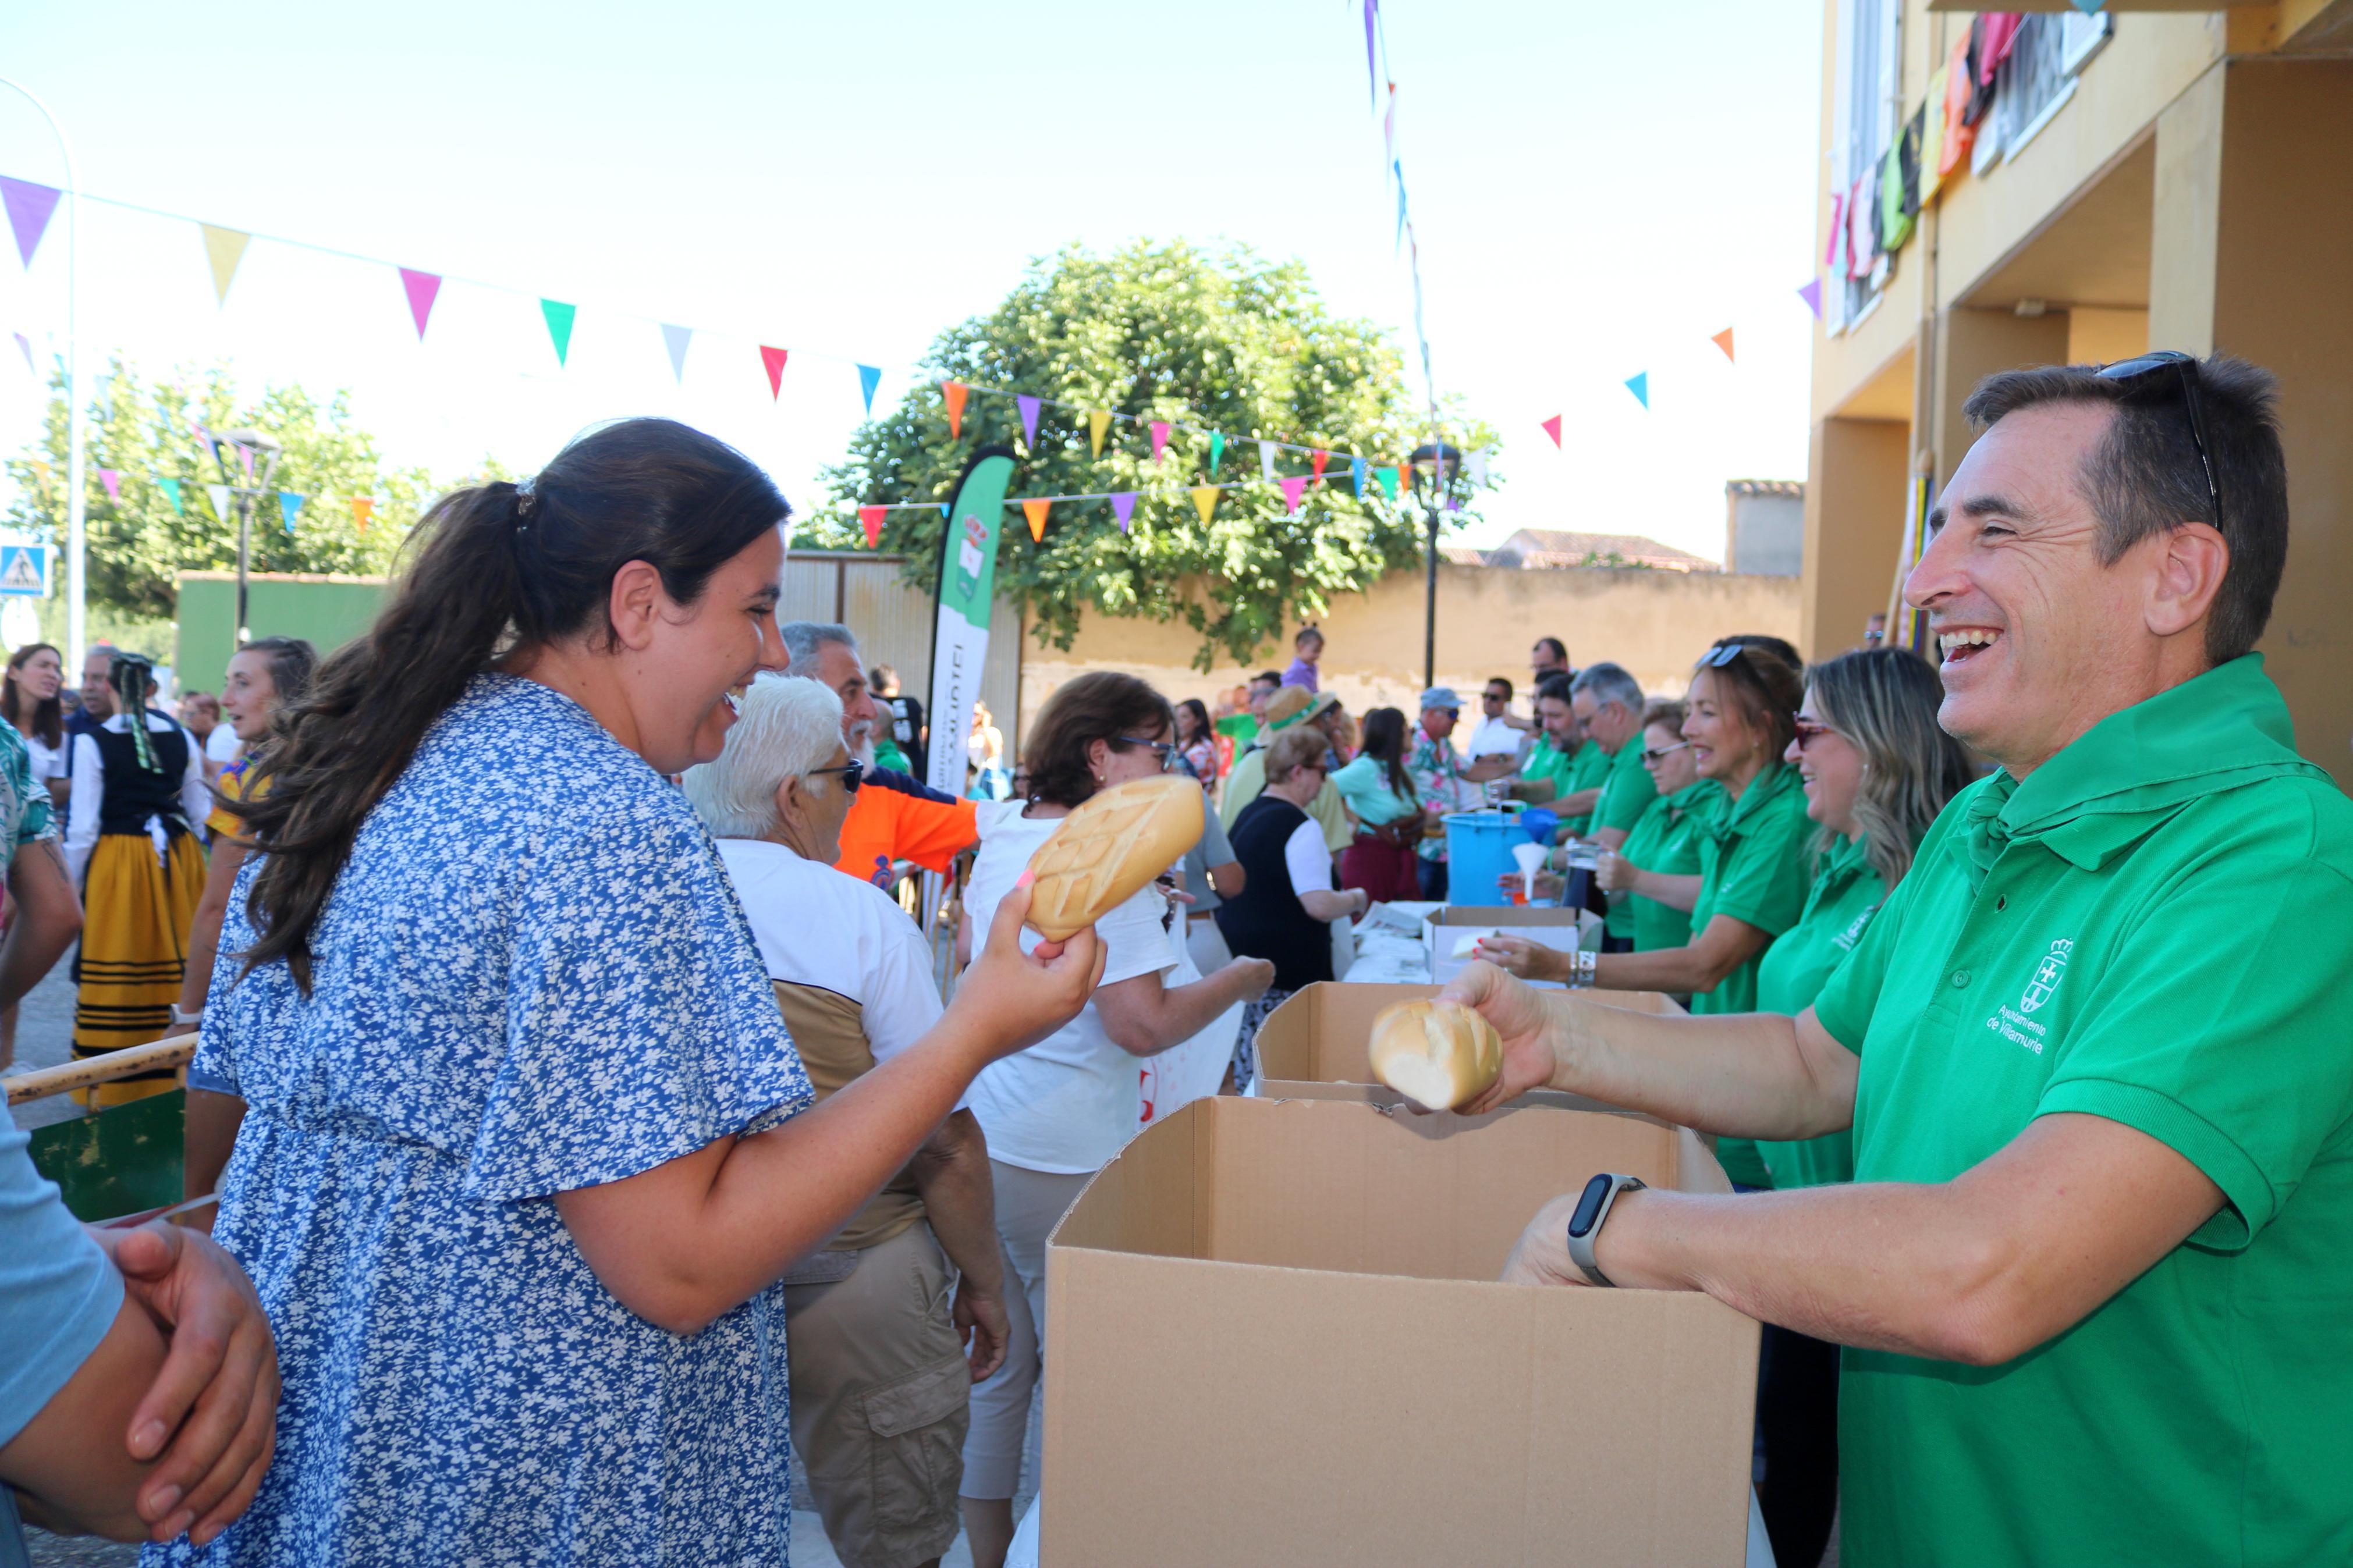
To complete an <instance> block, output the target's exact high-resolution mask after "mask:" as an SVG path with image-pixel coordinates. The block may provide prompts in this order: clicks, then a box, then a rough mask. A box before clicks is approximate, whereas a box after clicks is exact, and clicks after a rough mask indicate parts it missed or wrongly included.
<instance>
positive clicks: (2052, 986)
mask: <svg viewBox="0 0 2353 1568" xmlns="http://www.w3.org/2000/svg"><path fill="white" fill-rule="evenodd" d="M2074 951H2075V944H2074V943H2073V942H2071V941H2069V940H2067V939H2066V938H2064V937H2062V938H2061V939H2060V940H2059V941H2057V942H2052V944H2051V951H2050V952H2046V953H2044V954H2043V955H2042V963H2038V964H2036V965H2035V966H2034V978H2033V979H2031V980H2030V981H2028V982H2027V983H2026V992H2025V994H2023V995H2021V996H2020V997H2019V999H2018V1010H2019V1011H2020V1012H2021V1013H2031V1012H2033V1011H2035V1010H2036V1009H2037V1008H2039V1007H2041V1006H2042V1004H2044V1003H2045V1002H2048V1001H2050V1000H2051V994H2052V992H2054V991H2056V990H2058V989H2059V982H2060V981H2062V980H2063V979H2065V978H2066V976H2067V955H2068V954H2069V953H2071V952H2074Z"/></svg>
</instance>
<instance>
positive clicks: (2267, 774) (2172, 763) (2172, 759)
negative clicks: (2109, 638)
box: [1955, 653, 2327, 887]
mask: <svg viewBox="0 0 2353 1568" xmlns="http://www.w3.org/2000/svg"><path fill="white" fill-rule="evenodd" d="M2292 773H2304V774H2308V775H2310V776H2312V777H2315V778H2326V777H2327V773H2326V772H2324V771H2323V770H2322V769H2320V768H2318V767H2316V766H2315V765H2314V764H2312V763H2307V762H2306V761H2305V760H2304V759H2303V758H2302V757H2299V756H2297V755H2296V753H2295V724H2294V723H2293V721H2291V720H2290V719H2289V717H2288V711H2287V700H2286V699H2285V698H2284V697H2282V696H2281V695H2280V690H2279V688H2278V687H2276V686H2274V685H2273V684H2272V680H2271V678H2270V677H2269V676H2267V675H2265V674H2264V673H2263V655H2261V654H2259V653H2251V654H2246V655H2244V656H2242V657H2241V658H2234V659H2232V661H2231V662H2230V663H2228V664H2224V665H2218V666H2216V667H2215V668H2212V669H2210V670H2208V671H2207V672H2206V673H2205V674H2203V675H2200V676H2198V677H2195V678H2194V679H2189V680H2185V681H2183V682H2182V683H2181V684H2180V685H2179V686H2176V687H2174V688H2172V689H2169V690H2166V691H2160V692H2158V694H2157V695H2156V696H2154V697H2152V698H2149V699H2148V700H2147V701H2143V702H2136V703H2135V704H2133V705H2132V706H2131V707H2129V708H2126V709H2122V710H2119V711H2117V712H2115V713H2111V714H2109V715H2108V716H2107V717H2106V718H2105V719H2103V720H2101V721H2099V722H2098V723H2096V724H2094V725H2093V726H2092V727H2091V728H2090V729H2089V730H2086V731H2084V733H2083V734H2081V735H2079V736H2077V737H2076V738H2075V740H2074V741H2073V742H2070V743H2069V744H2068V745H2066V746H2065V747H2063V748H2062V749H2061V751H2060V752H2059V754H2058V755H2056V756H2054V757H2052V759H2051V760H2050V761H2049V762H2047V763H2043V764H2042V766H2041V767H2039V768H2037V769H2035V770H2034V771H2033V772H2032V773H2029V774H2027V775H2026V780H2025V782H2024V783H2023V784H2021V783H2020V782H2019V781H2018V780H2016V779H2014V778H2012V777H2011V776H2010V773H2008V772H2007V771H2006V770H2001V769H1997V770H1996V771H1995V772H1994V774H1993V776H1992V777H1990V778H1989V779H1987V780H1986V781H1985V782H1984V783H1983V784H1979V785H1978V786H1977V787H1976V788H1975V789H1974V790H1972V791H1971V792H1970V793H1969V796H1968V805H1967V807H1966V812H1967V815H1966V816H1965V817H1964V819H1963V826H1964V829H1965V830H1964V831H1963V832H1962V833H1960V834H1957V835H1955V838H1956V840H1957V843H1958V844H1959V845H1960V847H1961V848H1962V850H1963V852H1964V853H1965V854H1966V855H1967V857H1968V863H1969V867H1970V870H1971V873H1972V875H1971V877H1970V885H1971V886H1972V887H1976V886H1979V885H1982V884H1983V882H1984V880H1985V877H1986V873H1987V872H1989V871H1990V870H1991V869H1993V863H1994V862H1995V861H1996V860H1998V859H2000V858H2001V852H2002V850H2003V849H2004V848H2005V847H2008V846H2010V844H2012V843H2021V842H2024V843H2040V844H2041V845H2042V846H2043V847H2045V848H2047V849H2049V850H2050V851H2051V852H2052V854H2054V855H2056V856H2058V857H2059V858H2062V859H2063V860H2065V861H2067V862H2068V863H2069V864H2071V865H2074V866H2079V867H2081V868H2084V870H2087V871H2093V870H2097V869H2098V868H2100V865H2101V863H2102V862H2103V861H2105V859H2106V858H2108V857H2109V856H2110V855H2112V854H2114V853H2115V852H2116V850H2118V849H2121V848H2123V847H2125V846H2126V845H2127V844H2130V843H2132V842H2134V841H2135V840H2136V839H2138V838H2139V837H2141V836H2142V835H2144V834H2146V833H2147V831H2148V830H2149V828H2150V827H2152V826H2155V824H2154V823H2153V822H2152V820H2151V818H2152V817H2156V816H2166V815H2169V814H2170V813H2172V812H2173V811H2175V810H2177V809H2179V807H2180V806H2182V805H2185V804H2187V803H2188V802H2189V801H2192V800H2195V799H2197V798H2198V797H2199V796H2200V795H2213V794H2215V793H2217V792H2218V791H2221V790H2228V789H2236V788H2238V787H2239V786H2240V785H2242V784H2253V783H2255V782H2257V781H2259V780H2262V779H2270V778H2280V777H2284V776H2285V775H2288V774H2292Z"/></svg>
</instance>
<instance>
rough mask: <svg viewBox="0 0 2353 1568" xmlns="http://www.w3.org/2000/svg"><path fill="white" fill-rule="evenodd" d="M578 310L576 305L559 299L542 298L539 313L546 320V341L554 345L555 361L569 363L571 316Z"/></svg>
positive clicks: (570, 352)
mask: <svg viewBox="0 0 2353 1568" xmlns="http://www.w3.org/2000/svg"><path fill="white" fill-rule="evenodd" d="M578 311H579V307H578V306H576V305H567V304H565V302H564V301H563V300H541V301H540V302H539V313H540V316H541V318H542V319H543V320H544V321H546V322H547V341H548V342H552V343H554V345H555V363H557V364H558V365H563V364H566V363H570V361H571V358H572V318H573V317H574V316H575V315H576V314H577V313H578Z"/></svg>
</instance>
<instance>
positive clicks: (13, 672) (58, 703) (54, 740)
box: [0, 642, 66, 749]
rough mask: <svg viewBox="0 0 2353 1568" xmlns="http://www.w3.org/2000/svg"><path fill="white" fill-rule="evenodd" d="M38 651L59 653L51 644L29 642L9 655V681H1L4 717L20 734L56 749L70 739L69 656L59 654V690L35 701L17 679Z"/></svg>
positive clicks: (0, 706)
mask: <svg viewBox="0 0 2353 1568" xmlns="http://www.w3.org/2000/svg"><path fill="white" fill-rule="evenodd" d="M37 653H58V650H57V648H56V647H55V646H54V645H52V644H49V643H45V642H28V643H26V645H25V646H24V647H20V648H18V649H17V650H16V652H15V653H12V654H10V655H9V656H8V674H7V677H6V679H5V683H0V719H5V720H7V721H8V722H10V723H11V724H14V725H15V726H16V733H18V734H20V735H24V736H26V737H27V738H29V739H34V740H37V741H39V742H41V744H43V745H44V746H48V747H51V748H52V749H54V748H56V747H58V746H62V745H64V744H65V742H66V704H65V689H66V676H65V664H66V656H65V655H63V654H61V653H58V689H57V691H56V693H55V694H54V695H52V696H51V697H50V698H49V699H48V700H47V701H44V702H34V701H32V700H30V699H28V698H26V695H25V690H24V688H23V687H21V686H19V685H18V684H17V683H16V681H17V677H18V676H19V675H21V674H22V673H23V671H24V668H25V666H26V665H27V664H29V663H31V662H32V658H33V656H34V655H35V654H37ZM27 710H30V711H29V712H28V711H27Z"/></svg>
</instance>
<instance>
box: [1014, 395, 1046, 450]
mask: <svg viewBox="0 0 2353 1568" xmlns="http://www.w3.org/2000/svg"><path fill="white" fill-rule="evenodd" d="M1013 401H1014V402H1015V403H1016V404H1018V405H1020V408H1021V438H1022V439H1023V440H1024V441H1026V442H1028V443H1029V447H1030V448H1031V449H1032V450H1033V451H1034V450H1035V449H1036V448H1037V446H1038V410H1039V407H1041V406H1042V405H1044V403H1045V399H1044V398H1042V397H1029V396H1026V395H1022V396H1016V397H1015V398H1014V399H1013Z"/></svg>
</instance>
